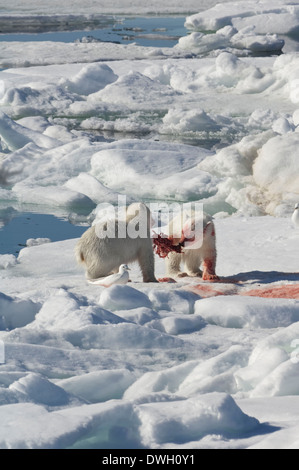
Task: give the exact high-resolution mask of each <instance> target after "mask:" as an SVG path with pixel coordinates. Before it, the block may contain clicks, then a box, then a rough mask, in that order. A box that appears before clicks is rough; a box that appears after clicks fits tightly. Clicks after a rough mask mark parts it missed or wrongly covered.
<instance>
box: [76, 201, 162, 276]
mask: <svg viewBox="0 0 299 470" xmlns="http://www.w3.org/2000/svg"><path fill="white" fill-rule="evenodd" d="M138 216H140V217H141V218H140V219H138ZM139 220H140V221H141V223H143V224H145V225H146V227H143V228H144V230H143V235H142V236H135V237H132V236H129V232H130V230H129V228H130V223H131V224H135V225H138V224H139ZM107 223H109V221H108V220H107V221H106V222H104V223H103V222H101V223H100V224H95V225H93V226H92V227H90V228H89V229H88V230H87V231H86V232H84V234H83V235H82V236H81V238H80V240H79V241H78V243H77V245H76V258H77V261H78V262H79V263H83V264H84V265H85V268H86V277H87V278H88V279H97V278H100V277H105V276H108V275H109V274H112V273H116V272H118V270H119V266H120V265H121V264H129V263H131V262H133V261H138V263H139V266H140V269H141V272H142V275H143V282H157V280H156V278H155V268H154V253H153V245H152V239H151V234H150V230H151V215H150V211H149V209H148V208H147V206H145V204H142V203H134V204H131V205H130V206H128V207H127V209H126V213H125V217H124V218H123V219H122V220H120V219H117V218H115V219H114V220H113V223H115V225H114V227H115V236H113V237H109V236H104V237H103V236H99V233H100V232H99V230H101V229H102V228H103V227H104V226H105V225H106V226H107ZM99 225H101V227H99ZM124 228H125V236H123V233H124V232H123V229H124ZM120 233H122V236H118V235H119V234H120ZM136 233H137V232H135V235H136Z"/></svg>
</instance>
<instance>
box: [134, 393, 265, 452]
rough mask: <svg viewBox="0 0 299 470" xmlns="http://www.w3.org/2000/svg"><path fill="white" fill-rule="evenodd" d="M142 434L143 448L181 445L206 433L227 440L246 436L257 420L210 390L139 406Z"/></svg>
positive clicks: (228, 397) (254, 426)
mask: <svg viewBox="0 0 299 470" xmlns="http://www.w3.org/2000/svg"><path fill="white" fill-rule="evenodd" d="M137 413H138V417H139V419H140V421H141V437H142V442H143V444H144V445H145V446H146V447H153V446H157V445H162V444H164V445H167V444H168V445H170V444H183V443H185V442H188V441H189V442H190V441H191V442H192V441H197V440H199V439H202V438H203V437H204V436H206V435H209V434H219V433H220V434H221V435H222V436H225V437H226V438H227V439H229V438H232V437H233V436H235V435H242V434H243V435H246V434H247V433H248V432H250V431H253V430H256V429H257V428H258V427H259V426H260V423H259V422H258V420H256V419H255V418H252V417H250V416H247V415H246V414H244V413H243V412H242V411H241V410H240V408H239V407H238V406H237V405H236V403H235V401H234V400H233V399H232V397H230V396H229V395H225V394H218V393H211V394H207V395H205V396H197V397H194V398H190V399H188V400H185V401H184V402H183V403H182V402H181V401H176V400H174V401H169V402H167V403H151V404H143V405H140V406H139V407H138V411H137Z"/></svg>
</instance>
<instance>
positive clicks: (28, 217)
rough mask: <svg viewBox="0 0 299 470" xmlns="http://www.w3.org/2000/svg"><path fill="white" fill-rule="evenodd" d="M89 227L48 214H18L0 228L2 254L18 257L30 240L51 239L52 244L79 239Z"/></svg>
mask: <svg viewBox="0 0 299 470" xmlns="http://www.w3.org/2000/svg"><path fill="white" fill-rule="evenodd" d="M87 228H88V227H87V226H79V225H73V224H71V223H70V222H69V221H68V220H67V219H63V218H59V217H55V216H53V215H48V214H36V213H31V212H27V213H16V214H14V216H13V218H11V219H10V220H9V221H8V223H7V224H6V225H4V226H3V227H2V228H0V254H13V255H17V254H18V253H19V251H20V250H21V249H22V248H24V246H26V241H27V240H28V239H29V238H49V239H50V240H51V241H52V242H54V241H60V240H67V239H69V238H77V237H80V236H81V235H82V233H83V232H85V230H87Z"/></svg>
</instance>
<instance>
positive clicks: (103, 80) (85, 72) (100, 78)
mask: <svg viewBox="0 0 299 470" xmlns="http://www.w3.org/2000/svg"><path fill="white" fill-rule="evenodd" d="M116 80H117V75H115V73H114V72H113V70H112V69H111V68H110V67H109V66H108V65H106V64H89V65H86V66H84V67H82V69H81V70H80V72H79V73H77V75H75V76H74V77H73V78H71V79H70V80H63V81H62V82H61V85H62V86H65V87H66V88H67V89H68V90H70V91H72V92H73V93H78V94H80V95H90V94H91V93H96V92H97V91H100V90H102V89H103V88H105V86H107V85H109V84H110V83H113V82H114V81H116Z"/></svg>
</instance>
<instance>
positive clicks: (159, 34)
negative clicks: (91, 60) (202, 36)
mask: <svg viewBox="0 0 299 470" xmlns="http://www.w3.org/2000/svg"><path fill="white" fill-rule="evenodd" d="M185 20H186V18H185V17H170V18H164V17H147V18H142V17H137V18H125V19H123V20H122V21H121V22H119V21H115V23H114V24H109V23H107V24H106V25H103V26H102V27H101V28H99V29H81V30H80V29H78V30H76V31H53V32H42V33H41V32H39V33H26V32H20V33H10V34H0V41H22V42H27V41H54V42H66V43H68V42H74V41H78V40H79V41H80V40H82V38H84V37H92V38H94V39H96V40H99V41H104V42H115V43H120V44H130V43H133V42H134V43H136V44H138V45H140V46H148V47H173V46H174V45H175V44H176V43H177V41H178V39H179V38H180V37H181V36H185V35H186V34H187V30H186V28H185V27H184V23H185ZM78 28H80V26H79V25H78Z"/></svg>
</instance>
